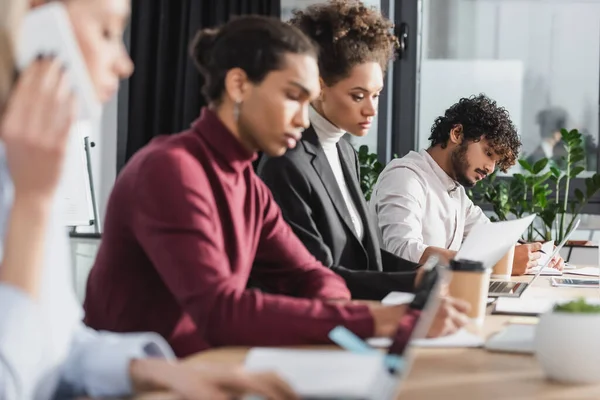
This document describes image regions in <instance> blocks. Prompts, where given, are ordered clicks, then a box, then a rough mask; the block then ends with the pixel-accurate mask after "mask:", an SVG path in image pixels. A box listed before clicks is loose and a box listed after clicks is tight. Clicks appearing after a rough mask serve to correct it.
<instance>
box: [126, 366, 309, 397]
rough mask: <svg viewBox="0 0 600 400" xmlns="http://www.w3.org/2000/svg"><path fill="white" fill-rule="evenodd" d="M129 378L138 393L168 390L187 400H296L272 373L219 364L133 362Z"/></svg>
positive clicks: (288, 388) (285, 385) (284, 384)
mask: <svg viewBox="0 0 600 400" xmlns="http://www.w3.org/2000/svg"><path fill="white" fill-rule="evenodd" d="M130 374H131V379H132V382H133V383H134V388H135V389H136V392H149V391H157V390H168V391H170V392H171V393H173V394H176V395H177V398H179V399H184V400H203V399H211V400H213V399H214V400H229V399H232V398H241V397H243V396H244V395H250V394H252V395H258V396H262V397H264V398H265V399H269V400H296V399H298V396H296V395H295V394H294V392H293V390H292V389H291V388H290V386H289V385H288V384H287V383H285V382H284V381H283V380H281V378H279V377H278V376H277V375H275V374H274V373H271V372H248V371H245V370H244V369H243V368H241V367H238V366H232V365H225V364H223V365H219V364H191V363H188V364H186V363H171V362H169V361H166V360H162V359H142V360H134V361H132V362H131V365H130Z"/></svg>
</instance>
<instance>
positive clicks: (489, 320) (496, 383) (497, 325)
mask: <svg viewBox="0 0 600 400" xmlns="http://www.w3.org/2000/svg"><path fill="white" fill-rule="evenodd" d="M531 278H532V277H531V276H524V277H518V278H513V279H514V280H517V281H525V282H527V281H529V280H531ZM582 278H585V277H582ZM550 279H551V278H550V277H547V276H540V277H539V278H538V279H537V280H536V281H535V282H534V284H533V286H532V287H530V288H528V289H527V290H526V292H525V293H524V294H523V298H553V299H560V298H571V297H577V296H585V297H598V296H600V291H599V290H598V289H573V288H557V287H552V286H551V285H550ZM511 318H512V317H510V316H499V315H488V316H487V317H486V320H485V323H484V327H483V332H482V334H483V335H485V336H486V337H488V336H489V335H491V334H493V333H496V332H498V331H499V330H500V329H502V327H503V326H504V325H505V324H506V323H508V321H509V320H510V319H511ZM599 337H600V335H599ZM599 340H600V339H599ZM311 348H315V347H314V346H313V347H311ZM319 348H323V347H319ZM247 350H248V349H247V348H223V349H218V350H211V351H206V352H203V353H200V354H198V355H195V356H192V357H190V358H189V359H188V360H187V362H190V363H197V362H233V363H243V361H244V358H245V355H246V353H247ZM415 354H416V360H415V362H414V364H413V368H412V370H411V371H410V374H409V376H408V379H407V380H406V382H405V383H404V386H403V388H402V391H401V396H400V397H401V399H402V400H411V399H415V400H430V399H432V400H433V399H465V400H477V399H485V400H496V399H511V400H537V399H539V400H550V399H552V400H559V399H560V400H563V399H600V384H598V385H577V386H569V385H561V384H557V383H552V382H549V381H547V380H545V379H544V377H543V374H542V370H541V368H540V367H539V365H538V363H537V361H536V359H535V357H533V356H529V355H514V354H507V353H492V352H488V351H486V350H483V349H416V350H415ZM590 356H593V357H596V356H597V355H590ZM598 362H600V360H598Z"/></svg>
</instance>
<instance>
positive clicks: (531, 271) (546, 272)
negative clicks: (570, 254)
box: [525, 265, 570, 276]
mask: <svg viewBox="0 0 600 400" xmlns="http://www.w3.org/2000/svg"><path fill="white" fill-rule="evenodd" d="M540 268H541V267H540V266H539V265H538V266H537V267H535V268H530V269H529V270H527V272H526V273H525V275H535V274H537V272H538V271H539V270H540ZM569 273H570V272H569ZM562 274H563V273H562V271H559V270H557V269H556V268H550V267H545V268H544V269H543V270H542V273H541V274H540V275H544V276H562Z"/></svg>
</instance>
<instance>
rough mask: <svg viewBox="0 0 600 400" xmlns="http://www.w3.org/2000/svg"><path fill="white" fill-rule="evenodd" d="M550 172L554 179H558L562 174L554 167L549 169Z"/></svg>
mask: <svg viewBox="0 0 600 400" xmlns="http://www.w3.org/2000/svg"><path fill="white" fill-rule="evenodd" d="M550 172H552V175H554V176H555V177H556V178H558V177H559V176H560V175H561V174H562V172H560V169H558V168H557V167H556V166H555V165H553V166H551V167H550Z"/></svg>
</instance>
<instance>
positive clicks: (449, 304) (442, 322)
mask: <svg viewBox="0 0 600 400" xmlns="http://www.w3.org/2000/svg"><path fill="white" fill-rule="evenodd" d="M470 309H471V306H470V304H469V303H467V302H466V301H464V300H460V299H456V298H453V297H449V296H448V297H442V299H441V301H440V305H439V307H438V310H437V313H436V315H435V319H434V320H433V323H432V324H431V327H430V328H429V332H428V333H427V337H428V338H435V337H440V336H446V335H451V334H453V333H455V332H456V331H458V330H459V329H460V328H462V327H463V326H465V325H466V324H468V323H469V317H468V316H467V314H466V313H467V312H469V310H470Z"/></svg>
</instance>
